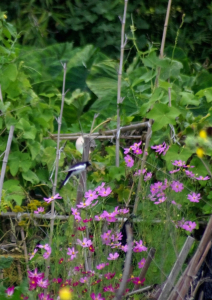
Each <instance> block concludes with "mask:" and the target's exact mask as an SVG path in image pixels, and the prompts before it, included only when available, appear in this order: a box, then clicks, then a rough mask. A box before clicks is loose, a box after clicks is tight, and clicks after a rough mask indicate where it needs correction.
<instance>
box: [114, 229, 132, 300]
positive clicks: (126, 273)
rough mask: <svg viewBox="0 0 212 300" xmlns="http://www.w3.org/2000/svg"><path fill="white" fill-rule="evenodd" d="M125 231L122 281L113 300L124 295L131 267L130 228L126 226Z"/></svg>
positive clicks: (117, 299)
mask: <svg viewBox="0 0 212 300" xmlns="http://www.w3.org/2000/svg"><path fill="white" fill-rule="evenodd" d="M126 231H127V246H128V250H127V255H126V258H125V264H124V272H123V276H122V281H121V284H120V287H119V290H118V292H117V294H116V297H115V299H116V300H120V299H121V298H122V295H123V294H124V289H125V288H126V283H127V279H128V277H129V272H130V266H131V258H132V248H133V235H132V228H131V226H130V225H129V224H126Z"/></svg>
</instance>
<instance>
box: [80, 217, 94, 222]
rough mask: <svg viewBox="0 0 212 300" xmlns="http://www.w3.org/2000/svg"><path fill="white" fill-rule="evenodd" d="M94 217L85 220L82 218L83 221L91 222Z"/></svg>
mask: <svg viewBox="0 0 212 300" xmlns="http://www.w3.org/2000/svg"><path fill="white" fill-rule="evenodd" d="M92 220H93V219H92V218H90V219H85V220H82V221H83V223H88V222H91V221H92Z"/></svg>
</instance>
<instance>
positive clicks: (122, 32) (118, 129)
mask: <svg viewBox="0 0 212 300" xmlns="http://www.w3.org/2000/svg"><path fill="white" fill-rule="evenodd" d="M127 4H128V0H125V1H124V14H123V20H122V27H121V53H120V64H119V73H118V87H117V136H116V166H117V167H119V145H120V140H119V136H120V107H119V104H120V103H121V78H122V69H123V59H124V47H125V44H126V41H124V37H125V35H124V30H125V22H126V14H127Z"/></svg>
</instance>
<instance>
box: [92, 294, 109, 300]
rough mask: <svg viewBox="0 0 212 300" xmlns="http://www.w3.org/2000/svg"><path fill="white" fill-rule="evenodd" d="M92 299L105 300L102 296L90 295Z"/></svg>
mask: <svg viewBox="0 0 212 300" xmlns="http://www.w3.org/2000/svg"><path fill="white" fill-rule="evenodd" d="M90 297H91V298H92V299H93V300H105V298H104V297H102V294H100V293H99V294H96V295H95V294H94V293H91V294H90Z"/></svg>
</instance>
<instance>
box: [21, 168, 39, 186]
mask: <svg viewBox="0 0 212 300" xmlns="http://www.w3.org/2000/svg"><path fill="white" fill-rule="evenodd" d="M22 177H23V179H25V180H26V181H30V182H31V183H32V184H37V183H39V178H38V176H37V175H36V174H35V173H34V172H32V171H31V170H28V171H27V172H24V173H22Z"/></svg>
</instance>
